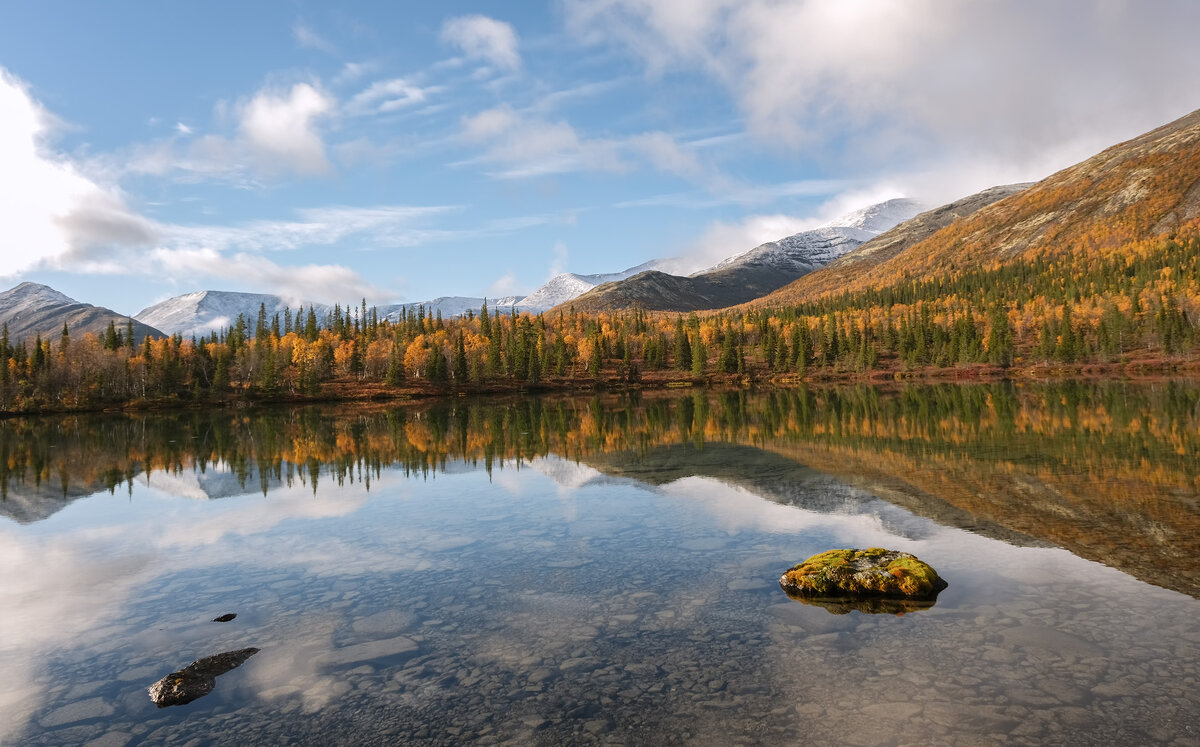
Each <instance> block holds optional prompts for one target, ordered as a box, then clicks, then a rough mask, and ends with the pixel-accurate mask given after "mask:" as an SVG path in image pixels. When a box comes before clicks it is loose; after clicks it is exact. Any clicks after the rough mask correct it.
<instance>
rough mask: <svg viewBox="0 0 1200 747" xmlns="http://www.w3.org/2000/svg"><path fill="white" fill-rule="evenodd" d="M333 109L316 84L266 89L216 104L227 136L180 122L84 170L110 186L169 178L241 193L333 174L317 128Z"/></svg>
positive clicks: (330, 99) (97, 159) (92, 162)
mask: <svg viewBox="0 0 1200 747" xmlns="http://www.w3.org/2000/svg"><path fill="white" fill-rule="evenodd" d="M336 108H337V101H336V99H335V98H334V97H333V96H332V95H331V94H329V93H328V92H326V91H325V90H324V89H323V88H321V87H320V85H319V84H316V83H308V82H304V83H295V84H293V85H292V86H290V87H278V86H274V85H270V86H266V87H264V88H262V89H260V90H259V91H257V92H255V94H254V95H253V96H250V97H248V98H245V99H243V100H241V101H238V102H236V103H234V104H232V105H226V104H224V103H218V105H217V112H216V114H217V116H216V119H217V120H218V121H219V122H220V121H222V120H232V121H233V122H232V123H233V125H234V129H233V132H231V133H229V134H214V133H208V134H202V135H196V133H195V128H193V127H191V126H188V125H184V124H183V123H179V124H178V125H177V126H176V127H175V134H174V135H173V136H171V137H168V138H164V139H161V140H157V141H154V142H150V143H140V144H137V145H134V146H131V147H129V148H126V149H123V150H120V151H116V152H113V153H108V154H104V155H101V156H98V157H95V158H92V159H90V160H88V161H87V162H86V164H85V167H86V168H87V170H88V171H89V172H90V173H94V174H96V175H98V176H100V177H102V178H103V179H104V180H106V181H111V182H117V181H119V180H120V179H121V178H123V177H124V176H126V175H130V174H134V175H146V176H168V175H175V176H177V177H179V178H182V179H184V180H187V181H199V180H208V179H214V180H222V181H226V182H230V183H233V184H235V185H237V186H243V187H246V186H253V185H256V184H258V182H259V180H260V179H264V178H265V179H278V178H280V177H283V176H288V175H301V176H320V175H324V174H328V173H330V172H331V171H332V170H333V167H332V164H331V163H330V161H329V158H328V155H327V153H326V144H325V139H324V133H323V132H322V128H323V126H324V125H325V123H326V122H327V120H329V119H331V118H332V117H333V116H334V114H335V112H336ZM193 136H194V137H193Z"/></svg>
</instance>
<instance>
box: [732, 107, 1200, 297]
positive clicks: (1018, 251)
mask: <svg viewBox="0 0 1200 747" xmlns="http://www.w3.org/2000/svg"><path fill="white" fill-rule="evenodd" d="M1198 217H1200V111H1196V112H1193V113H1191V114H1189V115H1187V116H1185V117H1183V118H1181V119H1178V120H1176V121H1174V122H1172V123H1170V124H1167V125H1165V126H1163V127H1160V128H1158V129H1156V130H1153V131H1152V132H1148V133H1146V134H1145V135H1142V136H1140V137H1137V138H1134V139H1133V140H1129V141H1127V142H1125V143H1121V144H1119V145H1115V146H1113V147H1111V148H1109V149H1107V150H1105V151H1104V152H1102V153H1100V154H1098V155H1096V156H1093V157H1092V158H1089V159H1087V160H1086V161H1083V162H1082V163H1079V164H1077V165H1075V166H1071V167H1069V168H1066V169H1063V170H1062V171H1059V172H1058V173H1056V174H1053V175H1052V176H1050V177H1048V178H1046V179H1044V180H1042V181H1041V182H1038V183H1037V184H1035V185H1034V186H1032V187H1030V188H1028V189H1026V190H1024V191H1021V192H1019V193H1017V194H1014V195H1012V196H1010V197H1007V198H1005V199H1002V200H1000V201H998V202H995V203H993V204H991V205H989V206H987V207H984V208H982V209H980V210H978V211H977V212H975V213H973V214H971V215H969V216H967V217H965V218H962V219H960V220H957V221H955V222H953V223H951V224H950V225H948V226H946V227H944V228H942V229H941V230H939V231H937V232H936V233H934V234H933V235H932V236H930V237H928V238H927V239H925V240H923V241H920V242H918V243H916V244H914V245H912V246H910V247H908V248H906V249H904V250H903V251H901V252H897V253H895V254H893V255H892V256H890V257H888V258H886V260H885V261H882V262H876V261H870V262H850V263H848V265H847V264H842V265H839V266H834V265H830V266H829V267H827V268H824V269H822V270H818V271H817V272H814V273H812V274H810V275H806V276H804V277H803V278H800V279H799V280H797V281H795V282H794V283H792V284H790V285H788V286H785V287H784V288H782V289H780V290H779V291H777V292H775V293H773V294H771V295H770V296H767V297H766V298H764V299H762V300H761V301H760V302H759V303H758V304H756V305H771V306H780V305H786V304H794V303H800V302H803V301H811V300H814V299H817V298H820V297H822V296H826V295H830V294H834V293H842V292H855V291H863V290H868V289H872V288H882V287H887V286H890V285H893V284H896V283H900V282H904V281H907V280H909V279H912V278H931V277H941V276H953V275H954V274H955V273H956V272H960V271H963V270H969V269H974V268H981V267H988V266H993V265H1000V264H1005V263H1007V262H1009V261H1012V260H1015V259H1017V258H1025V259H1031V258H1034V257H1068V256H1079V255H1080V254H1084V255H1089V254H1090V255H1093V256H1099V257H1105V256H1111V255H1113V254H1119V253H1123V251H1124V249H1125V247H1127V246H1128V245H1130V244H1132V243H1134V242H1138V241H1144V240H1147V239H1152V238H1154V237H1157V236H1160V235H1163V234H1169V233H1171V232H1173V231H1175V230H1177V229H1178V228H1180V227H1182V226H1183V225H1185V224H1186V223H1188V222H1189V221H1192V220H1195V219H1196V218H1198Z"/></svg>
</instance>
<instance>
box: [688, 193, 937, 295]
mask: <svg viewBox="0 0 1200 747" xmlns="http://www.w3.org/2000/svg"><path fill="white" fill-rule="evenodd" d="M924 209H925V208H924V206H923V205H921V203H919V202H917V201H916V200H910V199H907V198H897V199H894V200H887V201H886V202H881V203H878V204H875V205H869V206H867V207H865V208H862V209H860V210H855V211H854V212H852V213H848V214H846V215H843V216H841V217H839V218H835V219H833V220H831V221H829V222H828V223H826V224H825V225H824V226H820V227H818V228H814V229H811V230H808V231H801V232H800V233H796V234H792V235H791V236H785V237H784V238H782V239H778V240H776V241H769V242H767V243H766V244H762V245H760V246H756V247H754V248H753V249H751V250H749V251H746V252H742V253H741V254H735V255H734V256H732V257H729V258H727V259H724V260H722V261H720V262H718V263H717V264H715V265H713V266H712V267H708V268H706V269H704V270H701V271H700V272H696V273H693V274H692V277H696V276H697V275H704V274H707V273H710V272H713V271H715V270H721V269H724V268H728V267H731V266H744V265H764V266H770V267H773V268H778V269H780V270H786V271H788V272H795V273H799V274H807V273H809V272H812V271H813V270H816V269H818V268H820V267H824V266H825V265H827V264H829V263H830V262H832V261H833V260H835V259H837V258H838V257H840V256H842V255H843V254H845V253H846V252H849V251H850V250H851V249H855V248H857V247H859V246H860V245H862V244H865V243H866V242H868V241H870V240H871V239H873V238H875V237H876V236H878V235H879V234H881V233H883V232H884V231H888V230H891V229H892V228H894V227H896V226H898V225H899V224H901V223H903V222H904V221H906V220H909V219H911V218H912V217H913V216H915V215H917V213H920V212H921V211H922V210H924Z"/></svg>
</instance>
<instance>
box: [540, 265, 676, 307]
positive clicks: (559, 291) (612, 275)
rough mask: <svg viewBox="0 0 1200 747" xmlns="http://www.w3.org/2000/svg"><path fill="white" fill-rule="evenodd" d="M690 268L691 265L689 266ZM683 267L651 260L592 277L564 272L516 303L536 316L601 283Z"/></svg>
mask: <svg viewBox="0 0 1200 747" xmlns="http://www.w3.org/2000/svg"><path fill="white" fill-rule="evenodd" d="M694 266H695V265H692V267H694ZM683 267H687V263H686V262H685V261H684V260H681V259H677V258H672V259H652V260H650V261H649V262H643V263H642V264H640V265H637V266H636V267H630V268H628V269H625V270H621V271H620V272H603V273H596V274H594V275H579V274H577V273H574V272H565V273H563V274H561V275H555V276H554V277H552V278H550V280H548V281H547V282H546V284H545V285H543V286H541V287H540V288H538V289H537V290H535V291H534V292H533V293H530V294H529V295H528V296H525V297H524V298H522V299H521V300H520V301H518V302H517V307H518V308H520V309H525V310H527V311H532V312H534V313H537V312H539V311H545V310H547V309H551V308H554V307H555V306H558V305H560V304H564V303H566V302H567V301H570V300H573V299H575V298H579V297H580V296H582V295H583V294H584V293H587V292H588V291H590V290H591V289H592V288H595V287H596V286H598V285H603V284H604V283H615V282H618V281H621V280H625V279H626V278H631V277H633V276H634V275H637V274H639V273H643V272H649V271H656V272H679V271H680V268H683Z"/></svg>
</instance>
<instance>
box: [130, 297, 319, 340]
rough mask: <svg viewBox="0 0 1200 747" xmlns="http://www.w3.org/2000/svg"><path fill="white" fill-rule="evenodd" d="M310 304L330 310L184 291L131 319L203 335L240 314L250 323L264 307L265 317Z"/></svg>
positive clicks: (276, 300)
mask: <svg viewBox="0 0 1200 747" xmlns="http://www.w3.org/2000/svg"><path fill="white" fill-rule="evenodd" d="M310 305H311V306H313V307H314V308H315V310H316V313H317V315H318V317H323V316H324V315H325V314H327V313H329V312H330V311H331V309H330V307H328V306H323V305H321V304H298V303H290V302H288V301H286V300H285V299H283V298H282V297H280V296H273V295H270V294H267V293H236V292H233V291H214V290H204V291H196V292H194V293H185V294H183V295H182V296H175V297H174V298H168V299H167V300H166V301H162V302H160V303H156V304H154V305H153V306H150V307H149V308H145V309H142V310H141V311H139V312H138V313H137V314H134V316H133V318H134V319H136V320H138V321H139V322H142V323H144V324H149V325H150V326H152V327H157V328H158V329H161V330H162V331H164V332H166V333H167V334H176V333H178V334H181V335H183V336H184V337H188V336H190V335H193V334H195V335H206V334H209V333H211V332H214V331H217V332H219V331H221V330H224V329H225V328H227V327H229V326H230V325H231V324H233V323H234V322H236V321H237V318H238V315H239V314H240V315H242V316H244V317H245V318H246V320H247V321H248V322H249V323H250V324H252V325H253V324H254V323H255V322H256V321H257V319H258V311H259V309H260V308H262V307H265V308H266V311H267V318H268V319H270V318H272V317H274V316H275V314H282V313H283V312H284V309H290V310H291V311H292V313H293V314H295V313H297V312H298V311H299V310H300V308H301V306H303V308H304V309H305V310H307V309H308V308H309V306H310Z"/></svg>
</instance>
